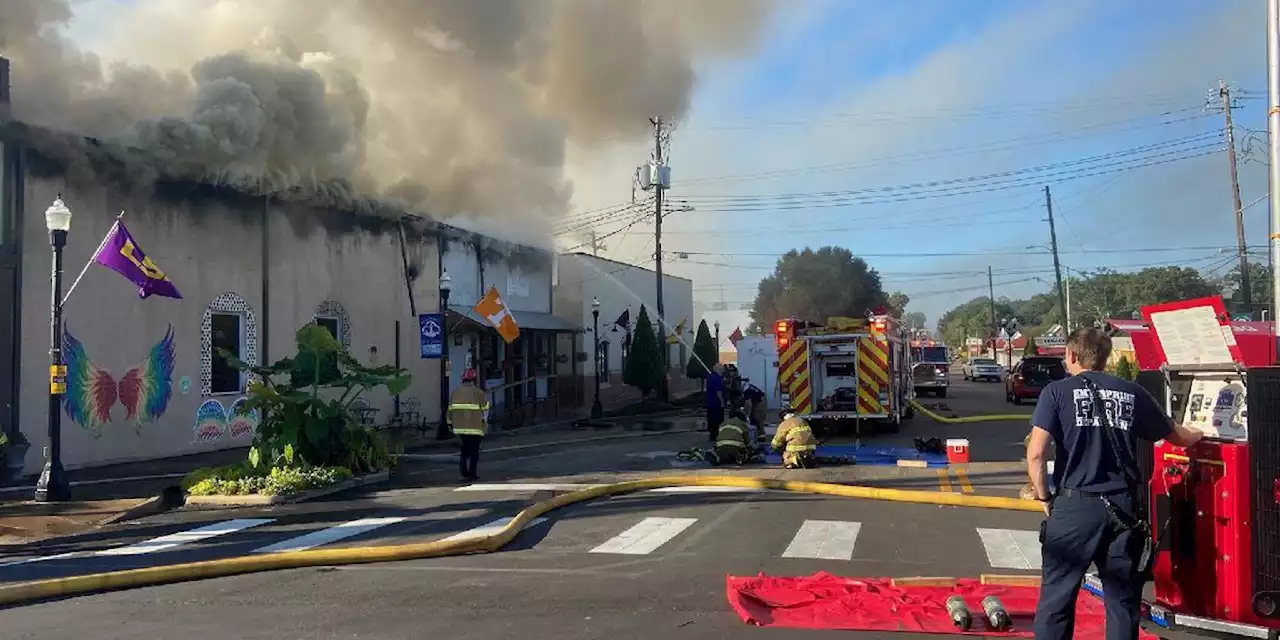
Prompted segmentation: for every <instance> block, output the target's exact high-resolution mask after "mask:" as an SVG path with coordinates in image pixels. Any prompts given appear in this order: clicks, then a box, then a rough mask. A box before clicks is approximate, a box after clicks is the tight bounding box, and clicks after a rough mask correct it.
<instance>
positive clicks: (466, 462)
mask: <svg viewBox="0 0 1280 640" xmlns="http://www.w3.org/2000/svg"><path fill="white" fill-rule="evenodd" d="M458 438H459V439H461V440H462V459H461V460H460V462H459V463H458V467H459V470H460V471H462V477H464V478H474V477H476V467H477V466H478V465H479V464H480V441H481V440H484V436H475V435H460V436H458Z"/></svg>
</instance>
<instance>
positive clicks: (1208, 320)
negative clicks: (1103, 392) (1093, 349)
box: [1142, 297, 1280, 638]
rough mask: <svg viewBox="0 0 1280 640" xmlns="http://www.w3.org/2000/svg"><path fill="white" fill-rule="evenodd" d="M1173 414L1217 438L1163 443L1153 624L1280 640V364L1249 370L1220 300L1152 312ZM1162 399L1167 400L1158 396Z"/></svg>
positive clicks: (1154, 485)
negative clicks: (1184, 445)
mask: <svg viewBox="0 0 1280 640" xmlns="http://www.w3.org/2000/svg"><path fill="white" fill-rule="evenodd" d="M1142 315H1143V317H1144V318H1145V319H1146V321H1147V324H1148V326H1150V327H1151V330H1152V333H1153V334H1154V336H1155V346H1156V349H1157V351H1158V352H1159V355H1160V357H1161V360H1162V362H1163V363H1164V364H1163V366H1162V367H1161V369H1162V371H1163V372H1164V374H1165V377H1166V381H1167V384H1166V385H1165V389H1166V394H1165V395H1166V397H1165V398H1164V400H1165V402H1166V408H1167V409H1168V411H1169V415H1170V416H1171V417H1172V418H1173V419H1174V420H1178V421H1181V422H1182V423H1183V424H1186V425H1190V426H1193V427H1196V428H1198V429H1201V430H1203V431H1204V432H1206V433H1207V434H1208V435H1207V436H1206V437H1205V439H1204V440H1202V441H1201V442H1200V443H1198V444H1196V445H1195V446H1193V447H1189V448H1185V449H1184V448H1182V447H1176V446H1173V445H1171V444H1169V443H1168V442H1160V443H1157V444H1156V446H1155V449H1154V460H1153V464H1152V467H1151V468H1152V473H1151V479H1150V484H1149V489H1150V495H1149V496H1148V497H1149V501H1148V503H1147V504H1148V506H1149V518H1150V521H1151V523H1152V535H1153V536H1155V538H1156V540H1157V541H1158V542H1159V543H1160V546H1159V548H1158V549H1157V555H1156V563H1155V571H1154V574H1155V575H1154V583H1155V584H1154V586H1155V602H1154V603H1153V605H1152V607H1151V610H1152V616H1151V617H1152V619H1153V620H1155V621H1157V622H1159V623H1161V624H1168V625H1169V626H1175V627H1179V628H1183V629H1186V630H1189V631H1190V630H1200V631H1208V632H1211V633H1217V634H1228V635H1238V636H1243V637H1256V638H1277V637H1280V367H1276V366H1274V364H1275V349H1274V347H1272V349H1271V352H1270V355H1269V357H1268V358H1267V363H1268V364H1269V365H1271V366H1263V367H1256V366H1255V367H1246V366H1245V360H1244V358H1243V357H1242V355H1241V350H1240V347H1239V346H1238V345H1237V343H1236V339H1235V334H1234V332H1233V330H1232V328H1231V323H1230V318H1229V317H1228V316H1227V313H1226V309H1225V307H1224V306H1223V303H1222V299H1221V298H1220V297H1212V298H1199V299H1195V300H1187V301H1184V302H1174V303H1168V304H1160V305H1153V306H1150V307H1144V308H1143V309H1142ZM1157 400H1159V398H1157Z"/></svg>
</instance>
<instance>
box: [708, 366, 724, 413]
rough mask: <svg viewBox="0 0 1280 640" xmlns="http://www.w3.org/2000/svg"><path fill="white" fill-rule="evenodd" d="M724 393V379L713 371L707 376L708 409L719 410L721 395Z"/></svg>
mask: <svg viewBox="0 0 1280 640" xmlns="http://www.w3.org/2000/svg"><path fill="white" fill-rule="evenodd" d="M721 393H724V377H723V376H721V375H720V374H718V373H716V372H714V371H712V372H711V374H710V375H708V376H707V408H708V409H718V408H719V407H720V394H721Z"/></svg>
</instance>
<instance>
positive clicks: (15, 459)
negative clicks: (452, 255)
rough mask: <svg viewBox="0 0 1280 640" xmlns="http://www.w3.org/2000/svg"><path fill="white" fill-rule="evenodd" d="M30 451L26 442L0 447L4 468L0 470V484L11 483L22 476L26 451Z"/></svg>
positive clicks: (29, 446)
mask: <svg viewBox="0 0 1280 640" xmlns="http://www.w3.org/2000/svg"><path fill="white" fill-rule="evenodd" d="M30 449H31V445H30V444H28V443H26V442H23V443H19V444H14V443H10V444H6V445H4V446H3V447H0V452H3V453H4V456H3V458H4V459H3V462H4V467H3V468H0V484H6V483H9V482H13V481H14V480H16V479H18V477H19V476H21V475H22V469H23V467H24V466H26V462H27V451H29V450H30Z"/></svg>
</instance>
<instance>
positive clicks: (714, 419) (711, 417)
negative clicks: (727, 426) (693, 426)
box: [707, 407, 724, 440]
mask: <svg viewBox="0 0 1280 640" xmlns="http://www.w3.org/2000/svg"><path fill="white" fill-rule="evenodd" d="M721 424H724V407H707V435H709V436H710V437H711V439H712V440H715V439H716V435H718V434H719V433H720V425H721Z"/></svg>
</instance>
